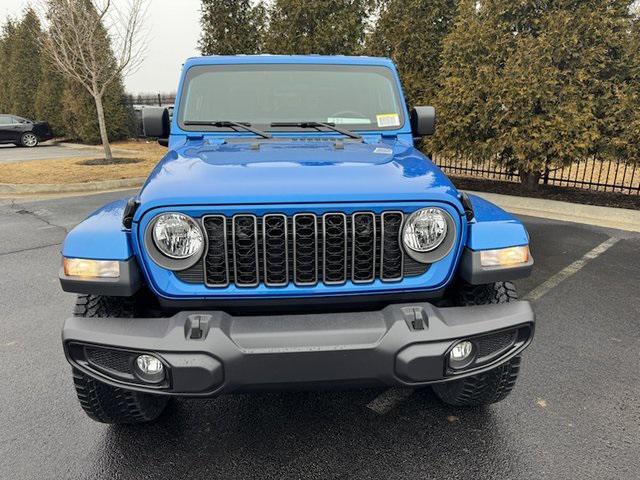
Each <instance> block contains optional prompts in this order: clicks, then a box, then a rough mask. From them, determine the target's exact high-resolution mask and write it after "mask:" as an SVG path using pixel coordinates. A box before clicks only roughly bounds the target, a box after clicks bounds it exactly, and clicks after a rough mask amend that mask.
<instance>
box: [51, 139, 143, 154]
mask: <svg viewBox="0 0 640 480" xmlns="http://www.w3.org/2000/svg"><path fill="white" fill-rule="evenodd" d="M55 144H56V145H58V146H59V147H65V148H70V149H72V150H89V151H95V152H103V151H104V149H103V148H102V145H83V144H80V143H69V142H55ZM111 148H112V151H113V153H128V154H132V153H133V154H135V153H138V152H136V151H135V150H126V149H124V148H118V147H114V146H112V147H111Z"/></svg>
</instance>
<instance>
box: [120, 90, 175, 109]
mask: <svg viewBox="0 0 640 480" xmlns="http://www.w3.org/2000/svg"><path fill="white" fill-rule="evenodd" d="M175 101H176V95H175V94H174V93H152V94H144V95H126V96H125V103H126V104H127V105H128V106H130V107H136V106H147V107H167V106H170V105H173V104H174V102H175Z"/></svg>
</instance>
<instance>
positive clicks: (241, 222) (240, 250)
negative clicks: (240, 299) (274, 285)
mask: <svg viewBox="0 0 640 480" xmlns="http://www.w3.org/2000/svg"><path fill="white" fill-rule="evenodd" d="M232 225H233V228H232V229H233V233H232V238H233V266H234V272H235V283H236V285H237V286H238V287H256V286H258V284H259V279H260V273H259V272H258V219H257V218H256V217H255V216H254V215H235V216H234V217H233V224H232Z"/></svg>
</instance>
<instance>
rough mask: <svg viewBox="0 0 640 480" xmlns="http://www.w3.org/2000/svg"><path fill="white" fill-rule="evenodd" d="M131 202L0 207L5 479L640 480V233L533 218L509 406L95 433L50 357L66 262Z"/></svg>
mask: <svg viewBox="0 0 640 480" xmlns="http://www.w3.org/2000/svg"><path fill="white" fill-rule="evenodd" d="M2 152H3V153H4V149H2ZM123 195H124V194H123V193H122V192H120V193H109V194H100V195H93V196H88V197H71V198H64V199H53V200H46V201H39V202H34V201H15V202H12V201H8V200H7V201H2V200H0V225H1V226H2V228H0V305H1V306H2V313H1V318H0V366H1V373H0V478H3V479H5V478H6V479H13V480H15V479H22V478H29V479H32V478H56V479H62V478H65V479H66V478H73V479H75V478H78V479H80V478H82V479H106V478H122V479H129V478H135V479H138V478H171V479H178V478H191V479H195V478H224V479H235V478H237V479H247V478H274V479H283V478H318V479H328V478H348V479H360V478H362V479H365V478H367V479H368V478H385V479H401V478H402V479H405V478H412V479H415V478H424V479H436V478H437V479H454V478H455V479H494V478H495V479H543V478H553V479H557V478H568V479H574V478H580V479H599V480H600V479H617V478H620V479H632V478H640V455H639V452H640V360H639V358H640V356H639V355H638V351H640V295H639V293H640V288H639V287H638V285H640V235H636V234H629V233H626V232H621V231H615V230H605V229H601V228H596V227H590V226H585V225H578V224H571V223H564V222H557V221H550V220H544V219H534V218H528V217H525V218H523V220H524V221H525V223H526V225H527V227H528V228H529V231H530V233H531V236H532V252H533V255H534V257H535V260H536V268H535V273H534V275H533V276H532V277H531V278H529V279H527V280H526V281H522V282H518V287H519V290H520V293H521V296H526V295H527V294H529V295H531V296H533V297H534V298H535V300H534V308H535V310H536V313H537V316H538V323H537V331H536V338H535V340H534V343H533V344H532V345H531V347H530V348H529V349H528V350H527V351H526V352H525V354H524V366H523V370H522V373H521V377H520V379H519V382H518V385H517V387H516V389H515V391H514V392H513V393H512V395H511V396H510V397H509V398H508V399H507V400H505V401H504V402H502V403H499V404H496V405H493V406H490V407H487V408H481V409H467V410H465V409H455V408H451V407H446V406H444V405H443V404H441V403H439V401H438V400H437V399H436V398H435V397H434V395H433V394H432V393H431V392H430V391H429V390H428V389H427V390H417V391H391V392H385V391H382V390H374V389H371V390H361V391H338V392H329V393H327V392H285V393H264V394H253V395H231V396H225V397H221V398H217V399H211V400H204V401H193V400H191V401H176V402H174V403H173V404H172V405H171V406H170V408H169V409H168V411H167V412H166V413H165V414H164V415H163V416H162V417H161V419H160V420H159V422H158V423H156V424H154V425H150V426H136V427H122V426H119V427H113V426H106V425H101V424H97V423H94V422H93V421H91V420H89V418H88V417H86V416H85V414H84V413H83V412H82V410H81V408H80V406H79V405H78V403H77V401H76V398H75V393H74V391H73V386H72V381H71V375H70V368H69V366H68V365H67V363H66V361H65V360H64V357H63V353H62V349H61V345H60V328H61V325H62V321H63V319H64V318H65V317H66V316H68V315H69V312H70V311H71V308H72V304H73V301H74V298H73V296H72V295H70V294H65V293H63V292H62V291H61V290H60V288H59V286H58V280H57V271H58V268H59V264H60V259H59V250H60V243H61V242H62V240H63V238H64V235H65V232H66V231H67V230H68V229H70V228H71V227H72V226H73V225H75V224H76V223H78V222H79V221H80V220H81V219H82V218H83V217H84V216H86V214H88V213H89V212H91V211H92V210H94V209H95V208H97V207H98V206H100V205H101V204H103V203H105V202H106V201H109V200H111V199H113V198H116V197H120V196H123ZM610 239H613V240H610ZM603 244H604V247H603V246H602V245H603ZM599 246H600V248H598V247H599ZM594 249H595V250H594ZM590 252H591V253H590ZM594 252H595V253H594ZM381 395H382V397H381ZM380 399H382V400H383V401H382V403H381V400H380ZM372 405H374V406H376V405H377V407H380V406H381V405H382V408H371V407H372Z"/></svg>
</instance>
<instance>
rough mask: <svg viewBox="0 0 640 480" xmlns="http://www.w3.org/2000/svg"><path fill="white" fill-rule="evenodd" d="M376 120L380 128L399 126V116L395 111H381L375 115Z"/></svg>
mask: <svg viewBox="0 0 640 480" xmlns="http://www.w3.org/2000/svg"><path fill="white" fill-rule="evenodd" d="M376 120H377V121H378V127H380V128H387V127H399V126H400V117H399V116H398V114H397V113H381V114H379V115H376Z"/></svg>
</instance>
